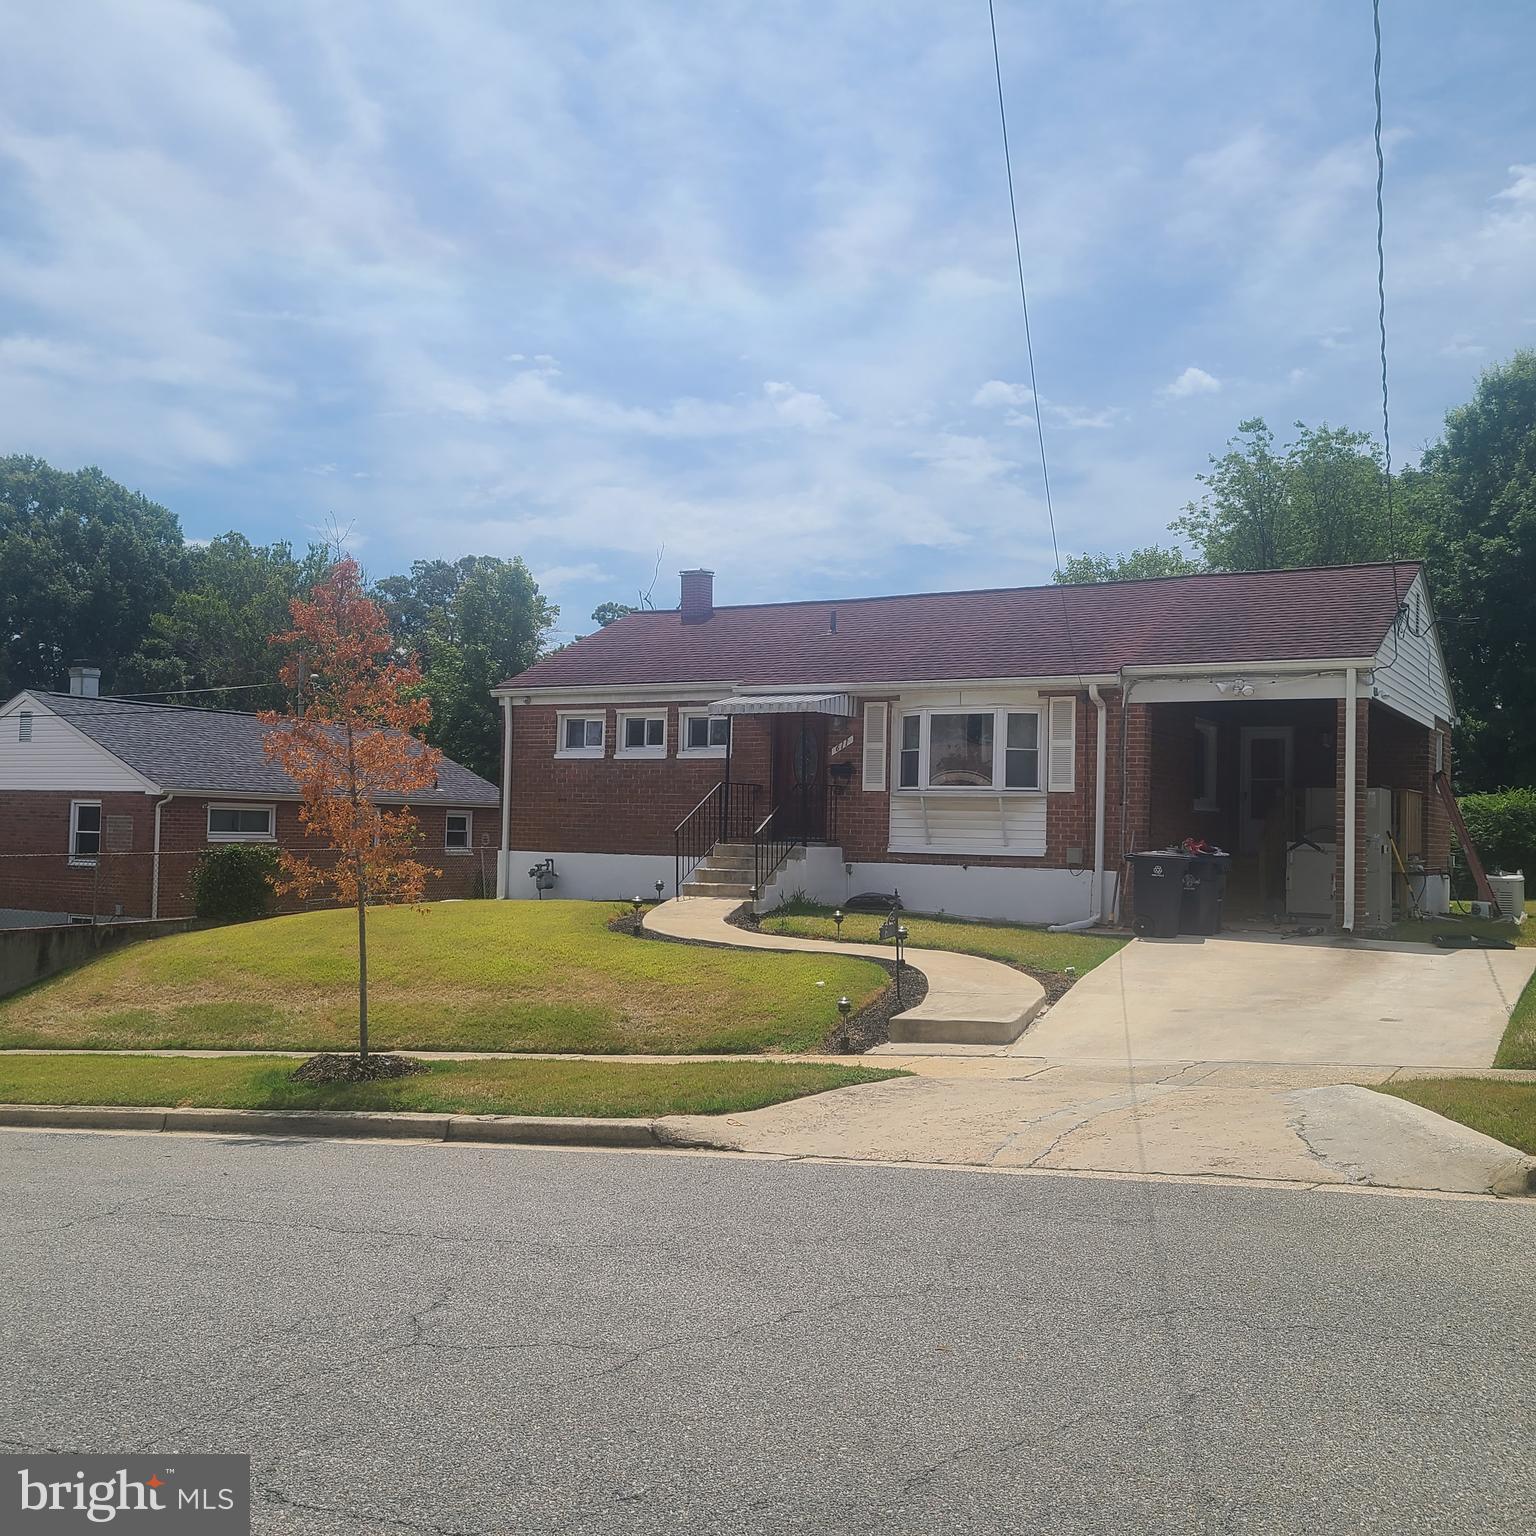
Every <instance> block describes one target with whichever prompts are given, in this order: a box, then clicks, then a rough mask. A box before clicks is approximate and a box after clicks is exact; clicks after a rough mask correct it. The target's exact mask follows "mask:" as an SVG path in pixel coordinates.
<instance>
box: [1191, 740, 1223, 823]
mask: <svg viewBox="0 0 1536 1536" xmlns="http://www.w3.org/2000/svg"><path fill="white" fill-rule="evenodd" d="M1220 739H1221V731H1220V728H1219V727H1218V726H1217V724H1216V722H1215V721H1214V720H1196V721H1195V809H1196V810H1197V811H1218V810H1220V809H1221V805H1220V803H1219V801H1218V799H1217V794H1216V746H1217V742H1218V741H1219V740H1220Z"/></svg>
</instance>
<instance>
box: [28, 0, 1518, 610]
mask: <svg viewBox="0 0 1536 1536" xmlns="http://www.w3.org/2000/svg"><path fill="white" fill-rule="evenodd" d="M1383 9H1384V13H1385V20H1384V24H1385V30H1386V100H1387V123H1388V208H1387V217H1388V238H1389V250H1388V282H1389V304H1390V308H1389V322H1390V325H1391V345H1392V354H1393V397H1394V413H1395V421H1394V440H1395V445H1396V446H1397V447H1398V449H1399V456H1400V457H1401V456H1404V455H1411V454H1412V453H1413V452H1414V451H1416V450H1417V449H1418V448H1419V447H1420V446H1422V444H1423V443H1424V442H1425V441H1426V440H1427V439H1429V438H1430V437H1431V436H1433V435H1434V433H1435V432H1436V430H1437V428H1438V425H1439V423H1440V420H1441V418H1442V417H1443V414H1444V412H1445V410H1446V408H1447V407H1449V406H1451V405H1454V404H1456V403H1458V402H1459V401H1461V400H1463V399H1465V398H1466V397H1467V395H1468V393H1469V392H1470V390H1471V388H1472V386H1473V384H1474V382H1475V380H1476V377H1477V373H1478V371H1479V369H1480V368H1482V367H1484V366H1486V365H1487V364H1488V363H1490V362H1492V361H1495V360H1497V359H1499V358H1501V357H1503V356H1506V355H1508V354H1509V353H1510V352H1512V351H1513V350H1514V349H1515V348H1516V347H1518V346H1522V345H1532V344H1536V291H1533V290H1536V95H1533V93H1532V92H1531V90H1530V89H1529V74H1528V71H1529V61H1530V59H1531V58H1532V57H1533V56H1536V8H1532V7H1531V6H1529V5H1528V4H1527V3H1524V0H1519V3H1506V4H1498V3H1479V4H1476V5H1467V6H1454V7H1449V6H1444V5H1442V4H1432V3H1428V0H1424V3H1418V0H1413V3H1410V0H1386V3H1385V4H1384V7H1383ZM998 27H999V33H1000V37H1001V42H1002V48H1003V61H1004V76H1005V85H1006V87H1007V90H1008V95H1009V110H1010V126H1011V129H1012V132H1013V149H1014V166H1015V172H1016V177H1017V187H1018V195H1019V207H1020V217H1021V224H1022V230H1023V237H1024V256H1025V263H1026V269H1027V275H1028V278H1029V282H1030V294H1031V303H1032V313H1033V319H1034V326H1035V347H1036V357H1037V362H1038V365H1039V383H1040V392H1041V397H1042V411H1043V426H1044V429H1045V434H1046V444H1047V449H1048V452H1049V453H1050V456H1051V460H1052V470H1053V482H1054V488H1055V491H1056V501H1057V519H1058V525H1059V529H1060V533H1061V542H1062V549H1063V553H1064V554H1066V553H1069V552H1076V551H1080V550H1084V549H1091V550H1099V549H1118V548H1123V547H1127V546H1129V545H1131V544H1133V543H1142V542H1147V541H1149V540H1153V539H1157V538H1159V537H1160V536H1162V535H1163V530H1164V527H1165V525H1166V523H1167V522H1168V520H1169V518H1170V517H1172V516H1173V515H1175V514H1176V513H1177V512H1178V510H1179V508H1180V507H1181V506H1182V504H1183V503H1184V502H1185V501H1187V500H1188V499H1189V498H1190V497H1191V496H1192V495H1193V494H1194V493H1195V492H1196V490H1197V489H1198V488H1197V486H1196V485H1195V481H1194V476H1195V475H1196V473H1197V472H1199V471H1200V470H1201V469H1202V468H1204V466H1205V460H1206V455H1207V454H1208V453H1210V452H1213V451H1218V450H1219V449H1220V447H1221V445H1222V444H1223V442H1224V441H1225V439H1226V438H1227V437H1228V436H1229V435H1230V434H1231V433H1232V432H1233V431H1234V430H1235V428H1236V425H1237V423H1238V421H1239V420H1241V419H1242V418H1243V417H1245V416H1250V415H1255V414H1263V415H1265V416H1266V417H1267V418H1268V419H1269V420H1270V422H1271V424H1272V425H1273V426H1275V427H1276V428H1284V427H1285V426H1286V425H1287V424H1288V423H1289V422H1291V421H1292V420H1294V419H1295V418H1297V417H1300V418H1302V419H1305V420H1307V421H1308V422H1314V423H1315V422H1319V421H1323V420H1327V421H1330V422H1338V423H1346V424H1349V425H1357V426H1365V427H1370V426H1374V425H1375V423H1376V421H1377V410H1378V407H1377V398H1376V387H1377V386H1376V358H1375V345H1376V342H1375V329H1374V327H1375V309H1374V305H1375V289H1374V283H1375V256H1374V246H1373V241H1374V218H1375V214H1374V207H1373V202H1372V188H1373V183H1374V175H1375V164H1374V158H1373V153H1372V149H1371V138H1370V134H1371V95H1370V88H1371V79H1370V65H1371V26H1370V7H1369V5H1368V4H1367V3H1365V0H1326V3H1316V4H1308V3H1303V0H1283V3H1273V4H1270V3H1262V4H1261V3H1245V4H1242V5H1233V4H1231V3H1230V0H1224V3H1194V0H1191V3H1183V4H1173V3H1168V4H1155V3H1149V0H1148V3H1131V0H1121V3H1073V4H1070V5H1069V4H1065V3H1060V4H1053V5H1044V4H1023V3H1017V0H999V7H998ZM993 93H994V87H993V81H992V59H991V52H990V44H989V41H988V33H987V18H986V8H985V4H984V3H980V4H978V3H976V0H956V3H946V4H939V5H935V4H933V3H931V0H928V3H921V4H917V3H912V4H902V3H888V4H881V5H874V4H852V3H846V4H839V3H833V4H827V3H825V0H823V3H820V4H792V3H783V4H776V3H767V4H764V3H761V0H758V3H754V4H736V3H714V4H710V5H707V6H706V5H695V4H680V3H679V4H664V3H660V0H656V3H647V4H644V5H635V4H606V3H603V0H593V3H590V4H586V5H582V6H554V5H547V6H541V5H508V4H485V5H475V4H468V3H458V0H442V3H438V4H433V5H421V4H415V3H411V4H391V3H387V0H367V3H362V0H359V3H351V0H302V3H288V4H283V3H277V4H263V5H254V4H248V5H247V4H242V5H226V6H213V5H198V4H192V3H185V0H106V3H100V4H90V3H84V0H58V3H55V4H51V5H46V6H44V5H31V6H19V7H14V8H12V11H11V13H10V14H9V16H8V18H7V38H6V47H5V50H4V56H3V58H0V451H21V452H33V453H37V454H40V455H42V456H44V457H46V458H48V459H50V460H51V461H53V462H54V463H57V464H60V465H64V466H70V467H73V466H77V465H80V464H85V463H96V464H99V465H100V466H101V467H102V468H103V469H105V470H106V471H107V472H108V473H110V474H112V475H114V476H115V477H117V478H118V479H121V480H123V481H125V482H127V483H128V484H130V485H133V486H136V487H138V488H141V489H143V490H145V491H146V492H148V493H149V494H151V495H153V496H155V497H156V498H158V499H160V500H162V501H164V502H165V503H166V504H167V505H169V506H170V507H172V508H173V509H174V510H175V511H176V512H177V513H178V514H179V515H180V516H181V518H182V521H183V523H184V525H185V527H186V529H187V531H188V533H189V535H190V536H193V537H204V538H205V537H208V536H211V535H213V534H215V533H218V532H221V531H223V530H224V529H226V528H229V527H237V528H240V529H241V530H243V531H244V532H246V533H248V534H249V535H251V536H252V537H254V538H259V539H269V538H287V539H291V540H293V541H295V542H296V543H303V542H304V541H306V540H307V539H308V538H309V537H311V536H312V532H313V530H315V529H317V528H323V527H324V526H325V525H326V523H327V522H328V520H329V519H330V518H331V517H332V516H334V517H335V518H336V519H337V520H338V521H339V522H340V523H341V524H342V525H350V526H351V527H352V529H353V533H352V545H353V547H354V549H355V550H356V552H357V553H358V554H359V555H360V556H361V557H362V558H363V560H364V562H365V563H366V565H367V566H368V567H369V569H370V571H371V572H373V573H374V574H378V575H382V574H385V573H386V572H388V571H392V570H396V569H399V568H401V567H403V566H404V565H406V564H407V563H408V562H409V561H410V560H411V559H412V558H415V557H418V556H425V555H442V556H456V555H459V554H463V553H470V552H484V553H493V554H501V555H511V554H521V555H523V556H524V557H525V558H526V559H527V560H528V562H529V564H530V565H531V566H532V567H533V569H534V570H535V572H536V573H538V575H539V576H540V578H541V580H542V581H543V583H544V585H545V587H546V588H547V589H548V590H549V591H550V592H551V594H552V595H553V596H554V597H555V599H556V600H557V601H558V602H559V603H560V604H561V605H562V608H563V610H564V617H563V619H562V628H563V629H565V630H567V631H575V632H579V631H581V630H583V629H585V628H589V627H590V624H589V623H588V622H587V615H588V614H589V613H590V611H591V609H592V607H593V606H594V604H595V603H597V602H598V601H600V600H602V599H603V598H606V597H618V598H621V599H627V600H631V601H633V600H634V595H635V593H636V591H637V589H638V588H640V587H643V586H646V585H648V584H649V581H650V576H651V571H652V568H653V565H654V563H655V559H656V554H657V551H658V549H659V548H661V547H662V546H665V551H664V553H663V555H662V560H661V576H660V579H659V581H658V582H657V585H656V598H657V601H658V603H659V604H660V605H663V606H665V605H669V604H671V603H673V602H675V600H676V576H675V572H676V571H677V569H679V568H680V567H682V566H688V565H695V564H707V565H711V566H713V567H714V568H715V569H716V570H717V572H718V573H719V576H718V581H717V593H718V596H719V597H720V599H721V600H723V601H754V600H771V599H775V598H785V597H794V596H833V595H857V594H861V593H868V592H879V591H900V590H912V589H920V588H936V587H963V586H973V585H990V584H1001V583H1014V582H1031V581H1039V580H1045V579H1047V578H1048V576H1049V572H1050V569H1051V553H1050V541H1049V534H1048V530H1047V526H1046V520H1045V516H1044V508H1043V502H1042V499H1041V496H1040V473H1039V462H1038V458H1037V453H1036V447H1035V438H1034V421H1033V415H1032V409H1031V400H1030V395H1029V391H1028V389H1027V387H1026V380H1027V372H1026V367H1025V362H1024V349H1023V335H1022V329H1021V323H1020V318H1019V312H1018V303H1017V294H1016V290H1015V287H1014V283H1015V279H1014V274H1013V268H1012V261H1013V254H1012V247H1011V239H1010V232H1009V226H1008V205H1007V188H1006V184H1005V182H1004V179H1003V166H1002V157H1001V146H1000V142H999V137H998V125H997V110H996V100H995V96H994V94H993Z"/></svg>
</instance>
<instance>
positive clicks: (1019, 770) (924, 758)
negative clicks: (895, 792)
mask: <svg viewBox="0 0 1536 1536" xmlns="http://www.w3.org/2000/svg"><path fill="white" fill-rule="evenodd" d="M900 730H901V734H900V736H899V738H898V750H899V753H900V764H899V768H898V774H897V787H898V788H899V789H916V790H954V791H965V790H968V789H969V790H993V791H997V790H1038V789H1039V788H1040V711H1039V710H1038V709H967V710H948V709H931V710H912V711H909V712H908V713H906V714H903V715H902V717H901V728H900Z"/></svg>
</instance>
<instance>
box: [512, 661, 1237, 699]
mask: <svg viewBox="0 0 1536 1536" xmlns="http://www.w3.org/2000/svg"><path fill="white" fill-rule="evenodd" d="M1206 670H1209V668H1207V669H1206ZM1118 677H1119V674H1118V673H1115V672H1084V673H1082V674H1081V675H1079V674H1078V673H1076V672H1072V673H1064V674H1060V675H1052V676H1038V677H1023V676H1019V677H910V678H877V679H873V680H871V679H866V680H865V681H863V682H858V683H850V682H836V681H833V682H815V683H808V682H804V681H798V682H797V681H793V680H791V681H786V682H777V683H751V684H743V683H719V682H716V683H710V682H701V683H677V682H663V681H657V682H654V683H546V684H542V685H539V686H534V687H519V686H514V685H511V684H507V683H502V684H500V685H498V686H497V687H495V688H493V689H491V694H492V696H493V697H495V698H510V699H511V700H512V703H513V704H514V705H516V704H519V703H523V704H537V703H543V702H545V701H546V700H548V699H553V698H569V699H578V698H591V699H612V698H621V697H622V698H629V697H635V698H646V699H654V698H657V697H658V696H659V695H661V694H663V693H669V694H674V695H676V696H677V697H678V698H681V699H685V700H687V699H697V698H703V697H705V696H707V695H708V694H710V693H712V692H715V691H717V690H718V691H720V692H722V693H736V694H752V693H769V694H774V693H785V692H789V691H792V690H794V689H806V690H814V691H815V692H817V693H852V694H858V695H866V694H873V695H880V694H886V693H890V692H891V691H892V690H893V689H904V688H930V689H937V688H1072V689H1079V688H1082V687H1084V686H1085V685H1086V684H1088V683H1090V682H1094V683H1098V684H1099V685H1100V686H1101V687H1112V686H1113V685H1114V684H1115V683H1116V681H1117V680H1118Z"/></svg>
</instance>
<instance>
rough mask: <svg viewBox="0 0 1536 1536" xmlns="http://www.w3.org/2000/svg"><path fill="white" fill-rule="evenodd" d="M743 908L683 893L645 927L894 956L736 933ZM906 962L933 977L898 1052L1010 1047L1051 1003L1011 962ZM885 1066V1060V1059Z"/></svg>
mask: <svg viewBox="0 0 1536 1536" xmlns="http://www.w3.org/2000/svg"><path fill="white" fill-rule="evenodd" d="M740 906H741V902H740V900H739V899H736V898H731V897H718V896H680V897H677V898H675V899H673V900H672V901H664V902H662V903H661V905H660V906H658V907H652V908H651V909H650V910H649V911H648V912H646V914H645V916H644V918H643V922H644V924H645V926H646V927H647V928H648V929H650V930H651V932H653V933H659V934H662V935H664V936H665V937H667V938H671V939H689V940H692V941H693V942H694V943H699V944H724V945H729V946H731V947H732V948H736V949H787V950H809V951H812V952H814V953H819V954H834V955H854V956H856V957H857V958H858V959H860V960H888V959H889V958H890V951H888V950H881V949H877V948H876V947H875V946H874V945H872V944H840V943H835V942H829V941H827V940H823V939H801V938H796V937H793V936H792V935H790V934H779V933H758V932H755V931H753V930H752V929H750V928H738V927H737V926H736V925H735V924H733V923H730V922H727V921H726V919H727V918H729V917H730V915H731V914H732V913H733V912H735V911H736V909H737V908H738V907H740ZM906 957H907V960H908V961H909V962H910V964H911V965H912V966H913V967H915V968H916V969H917V970H919V971H921V972H922V973H923V975H924V976H925V977H926V978H927V980H928V995H927V997H925V998H924V999H923V1001H922V1002H920V1003H919V1004H918V1005H917V1006H916V1007H915V1008H908V1009H907V1010H906V1012H905V1013H898V1014H897V1015H896V1016H895V1018H893V1019H892V1020H891V1023H890V1030H891V1041H892V1043H893V1044H894V1045H897V1046H898V1047H899V1046H901V1045H912V1044H924V1043H944V1044H958V1045H975V1046H988V1045H990V1046H992V1047H997V1046H1004V1045H1008V1044H1009V1043H1011V1042H1012V1041H1014V1040H1017V1039H1018V1037H1019V1036H1020V1035H1021V1034H1023V1033H1024V1031H1025V1029H1027V1028H1028V1027H1029V1023H1030V1020H1031V1019H1033V1018H1034V1017H1035V1015H1036V1014H1037V1013H1039V1012H1040V1010H1041V1009H1042V1008H1043V1007H1044V1006H1045V989H1044V988H1043V987H1042V986H1041V985H1040V983H1039V982H1038V981H1036V980H1035V979H1034V977H1032V976H1026V975H1025V974H1024V972H1023V971H1017V970H1015V969H1014V968H1013V967H1012V966H1011V965H1002V964H1000V963H999V962H998V961H996V960H985V959H982V958H981V957H980V956H979V955H961V954H955V953H953V952H951V951H949V950H941V949H909V950H907V952H906ZM881 1065H882V1066H885V1065H887V1063H886V1062H884V1061H882V1062H881Z"/></svg>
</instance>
